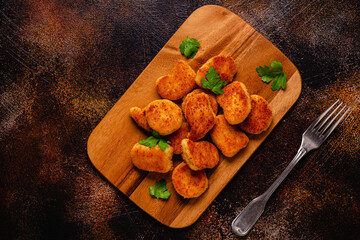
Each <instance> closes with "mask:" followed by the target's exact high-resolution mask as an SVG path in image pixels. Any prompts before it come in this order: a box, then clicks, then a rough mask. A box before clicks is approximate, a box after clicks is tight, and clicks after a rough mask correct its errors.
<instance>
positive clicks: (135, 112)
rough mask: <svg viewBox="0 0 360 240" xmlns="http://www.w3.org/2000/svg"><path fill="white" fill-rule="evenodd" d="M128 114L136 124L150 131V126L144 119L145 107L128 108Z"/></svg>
mask: <svg viewBox="0 0 360 240" xmlns="http://www.w3.org/2000/svg"><path fill="white" fill-rule="evenodd" d="M130 116H131V118H132V119H133V120H134V121H135V122H136V123H137V125H139V126H140V127H142V128H143V129H145V130H146V131H147V132H151V128H150V126H149V124H148V123H147V121H146V116H145V108H143V109H141V108H139V107H132V108H130Z"/></svg>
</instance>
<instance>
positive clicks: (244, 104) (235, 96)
mask: <svg viewBox="0 0 360 240" xmlns="http://www.w3.org/2000/svg"><path fill="white" fill-rule="evenodd" d="M223 91H224V93H223V94H221V95H217V96H216V100H217V101H218V103H219V105H220V107H222V109H223V111H224V116H225V118H226V120H227V121H228V123H230V124H231V125H236V124H239V123H241V122H243V121H244V120H245V118H246V117H247V116H248V115H249V113H250V110H251V98H250V95H249V93H248V91H247V89H246V87H245V85H244V84H243V83H241V82H238V81H235V82H232V83H230V84H229V85H227V86H225V87H224V88H223Z"/></svg>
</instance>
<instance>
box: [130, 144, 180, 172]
mask: <svg viewBox="0 0 360 240" xmlns="http://www.w3.org/2000/svg"><path fill="white" fill-rule="evenodd" d="M172 156H173V148H172V147H171V146H169V147H167V148H166V149H165V151H163V150H161V149H160V147H159V146H158V145H156V146H155V147H152V148H149V147H148V146H144V145H141V144H140V143H136V144H135V145H134V147H133V148H132V149H131V152H130V157H131V161H132V163H133V164H134V165H135V167H137V168H139V169H141V170H144V171H149V172H159V173H166V172H169V171H170V170H171V169H172V168H173V162H172Z"/></svg>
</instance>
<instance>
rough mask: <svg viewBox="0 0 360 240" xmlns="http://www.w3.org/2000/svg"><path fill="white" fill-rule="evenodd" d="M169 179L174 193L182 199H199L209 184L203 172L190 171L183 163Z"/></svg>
mask: <svg viewBox="0 0 360 240" xmlns="http://www.w3.org/2000/svg"><path fill="white" fill-rule="evenodd" d="M171 178H172V182H173V186H174V188H175V190H176V192H177V193H179V194H180V195H181V196H183V197H184V198H195V197H199V196H200V195H201V194H203V193H204V192H205V191H206V189H207V188H208V184H209V183H208V178H207V176H206V173H205V171H204V170H200V171H194V170H191V169H190V168H189V167H188V165H187V164H186V163H184V162H182V163H180V164H179V165H178V166H177V167H176V168H175V169H174V171H173V173H172V177H171Z"/></svg>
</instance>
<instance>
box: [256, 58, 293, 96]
mask: <svg viewBox="0 0 360 240" xmlns="http://www.w3.org/2000/svg"><path fill="white" fill-rule="evenodd" d="M270 66H271V68H270V67H269V66H268V65H264V67H262V66H259V67H257V68H256V71H257V72H258V74H259V76H260V77H262V78H261V80H262V81H263V82H265V83H269V82H271V81H272V80H274V81H273V82H272V83H271V90H273V91H277V90H280V89H281V88H282V89H284V90H285V86H286V74H285V73H284V71H283V66H282V64H281V62H277V61H271V63H270Z"/></svg>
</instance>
